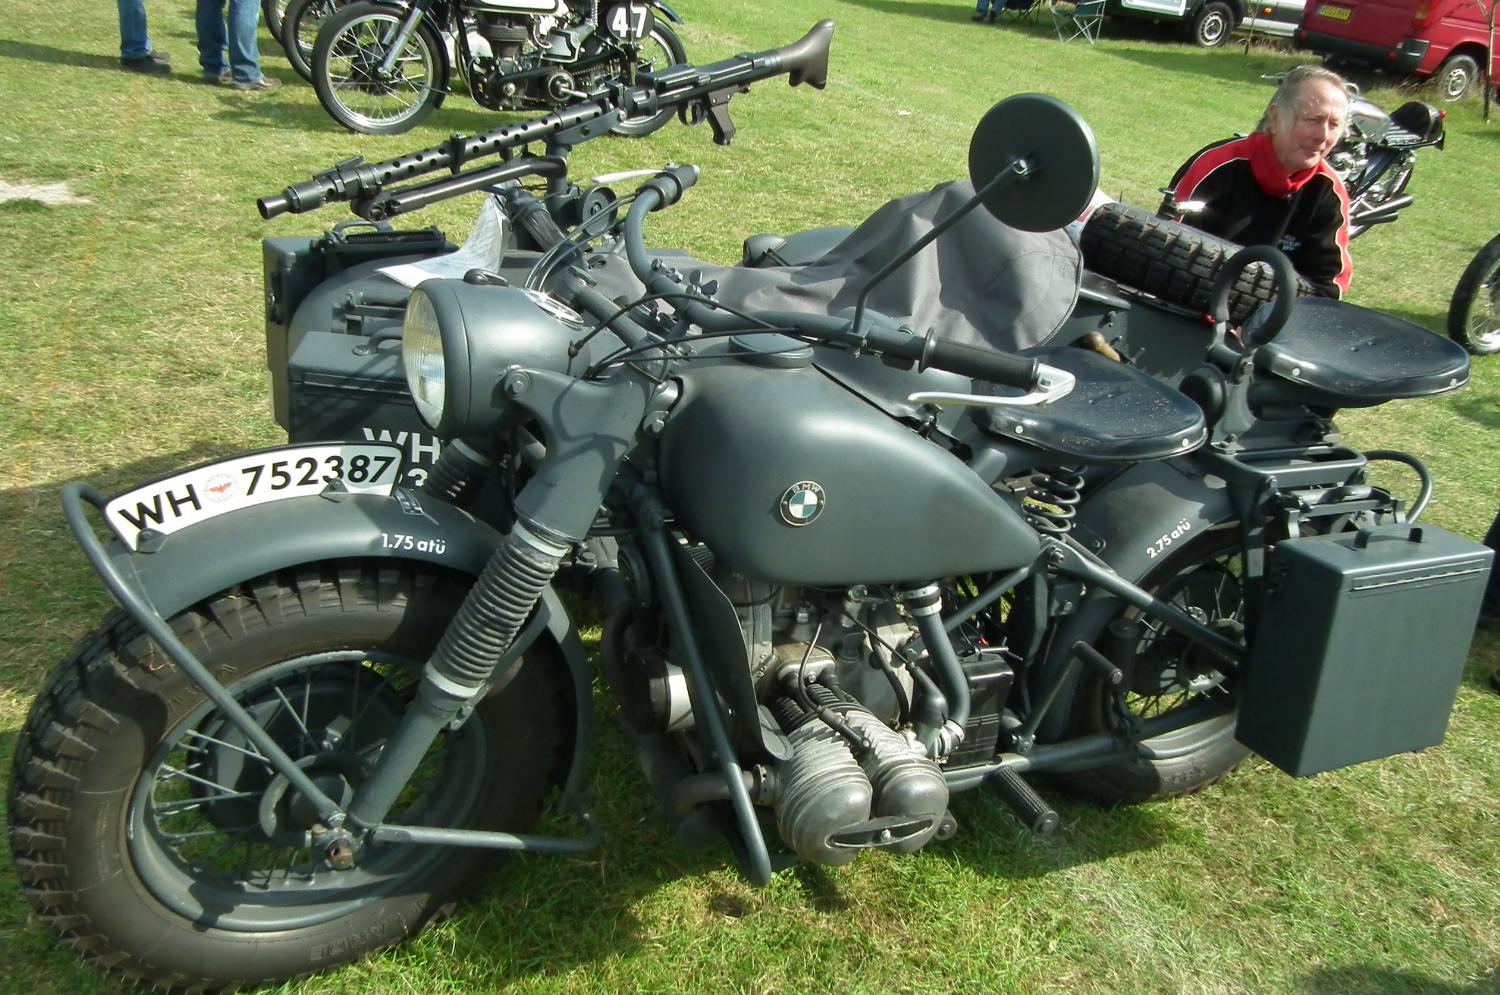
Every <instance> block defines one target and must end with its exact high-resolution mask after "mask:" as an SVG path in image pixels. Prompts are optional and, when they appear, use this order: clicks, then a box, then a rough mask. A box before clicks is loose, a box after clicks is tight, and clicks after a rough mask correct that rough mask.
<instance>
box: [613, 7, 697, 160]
mask: <svg viewBox="0 0 1500 995" xmlns="http://www.w3.org/2000/svg"><path fill="white" fill-rule="evenodd" d="M640 56H641V57H640V61H639V62H637V63H636V66H635V68H636V71H638V72H646V71H649V70H652V69H663V68H665V67H666V66H669V65H677V64H679V63H683V62H686V61H687V49H685V48H683V47H682V40H681V39H679V38H678V37H677V32H675V31H673V30H672V29H671V28H670V27H669V26H667V25H666V24H664V23H662V22H661V21H659V20H658V21H654V22H653V24H652V27H651V33H650V34H649V35H648V36H647V37H646V40H645V41H644V42H643V43H642V44H641V53H640ZM663 57H665V58H666V59H667V61H666V62H665V63H663V62H662V61H661V59H662V58H663ZM672 113H673V112H672V110H671V109H670V108H669V109H667V110H664V111H657V112H656V113H655V114H642V115H640V116H639V117H631V118H621V119H620V122H619V123H618V124H616V125H615V126H614V127H613V128H611V129H610V133H611V134H615V135H623V136H625V137H627V138H640V137H642V136H644V135H649V134H651V133H652V132H653V131H655V130H656V129H658V128H660V127H661V126H662V125H664V124H666V123H667V121H669V120H670V119H671V117H672Z"/></svg>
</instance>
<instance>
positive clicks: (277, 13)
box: [260, 0, 287, 38]
mask: <svg viewBox="0 0 1500 995" xmlns="http://www.w3.org/2000/svg"><path fill="white" fill-rule="evenodd" d="M286 8H287V0H260V16H261V20H262V21H264V22H265V25H266V30H268V31H270V32H271V37H272V38H280V37H281V21H282V18H283V17H285V16H286Z"/></svg>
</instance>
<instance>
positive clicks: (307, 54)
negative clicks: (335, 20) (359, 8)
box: [277, 0, 348, 83]
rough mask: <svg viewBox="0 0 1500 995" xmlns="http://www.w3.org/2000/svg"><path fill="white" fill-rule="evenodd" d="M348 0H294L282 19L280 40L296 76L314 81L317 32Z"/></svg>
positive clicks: (279, 33) (278, 34)
mask: <svg viewBox="0 0 1500 995" xmlns="http://www.w3.org/2000/svg"><path fill="white" fill-rule="evenodd" d="M347 2H348V0H291V3H289V4H287V7H286V13H285V14H284V15H283V16H282V19H281V30H280V31H279V32H278V33H277V38H278V39H279V40H280V41H281V47H282V48H283V49H285V50H286V60H287V61H288V62H290V63H291V64H292V68H293V69H295V70H297V75H299V76H301V77H302V78H303V79H305V80H307V81H308V82H309V83H311V82H312V78H313V75H312V54H313V45H314V44H316V43H317V40H318V31H319V29H321V28H322V27H323V22H324V21H326V20H328V18H329V17H331V16H333V14H334V13H335V12H336V11H337V10H339V8H341V7H343V6H344V5H345V4H346V3H347Z"/></svg>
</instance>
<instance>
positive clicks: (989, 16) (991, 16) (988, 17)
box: [984, 10, 995, 24]
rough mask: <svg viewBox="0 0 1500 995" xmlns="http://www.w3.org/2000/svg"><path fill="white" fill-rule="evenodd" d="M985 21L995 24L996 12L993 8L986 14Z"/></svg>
mask: <svg viewBox="0 0 1500 995" xmlns="http://www.w3.org/2000/svg"><path fill="white" fill-rule="evenodd" d="M984 23H986V24H994V23H995V12H994V11H993V10H992V11H990V12H989V13H988V14H986V15H984Z"/></svg>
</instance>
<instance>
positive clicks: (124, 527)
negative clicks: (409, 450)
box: [104, 443, 401, 550]
mask: <svg viewBox="0 0 1500 995" xmlns="http://www.w3.org/2000/svg"><path fill="white" fill-rule="evenodd" d="M400 471H401V450H400V449H399V448H397V447H396V446H383V445H379V444H365V443H315V444H312V445H305V446H286V447H283V448H280V449H267V450H263V451H261V452H258V453H248V454H246V455H244V456H233V457H231V458H229V459H226V460H220V461H218V462H216V463H205V464H204V465H202V466H196V467H193V468H192V469H191V470H184V471H182V472H181V473H177V474H173V475H172V476H170V477H163V478H161V479H160V480H155V481H152V482H151V483H149V484H144V485H142V486H140V487H137V488H135V489H134V490H131V491H127V492H125V493H124V494H121V495H119V496H118V497H116V498H113V499H111V500H110V501H109V503H108V504H106V505H105V506H104V518H105V520H106V521H107V522H108V523H109V527H110V528H111V529H113V530H114V533H115V535H117V536H119V537H120V541H121V542H123V543H124V544H125V545H126V546H127V547H128V548H130V549H132V550H134V549H137V548H138V547H139V544H140V539H141V534H142V533H144V532H147V531H150V532H155V533H158V534H160V535H171V534H172V533H174V532H179V531H181V530H182V529H185V528H187V527H188V526H189V525H196V524H198V523H199V522H203V521H207V520H208V519H210V518H217V517H218V516H219V515H223V514H227V513H228V512H231V511H239V510H240V509H242V508H250V507H254V506H255V505H258V504H266V503H268V502H271V501H280V500H283V499H284V498H292V497H306V496H308V495H313V494H321V493H322V492H323V491H324V490H326V489H327V488H328V487H329V486H330V485H333V484H336V483H342V484H343V487H344V489H345V490H348V491H351V492H353V493H355V494H390V493H391V491H392V490H393V489H394V488H395V485H396V481H397V480H398V479H399V477H400Z"/></svg>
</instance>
